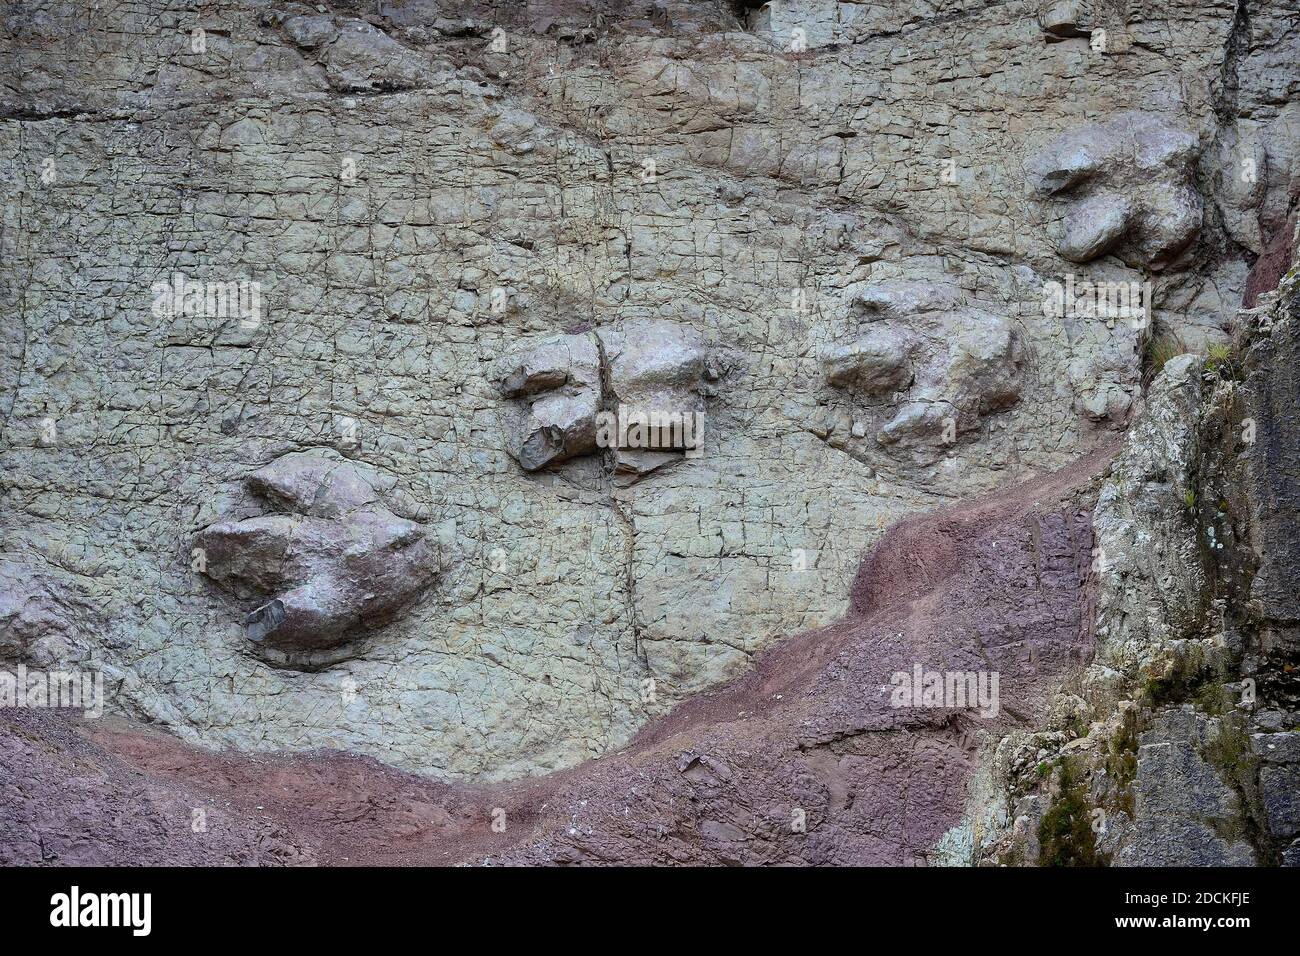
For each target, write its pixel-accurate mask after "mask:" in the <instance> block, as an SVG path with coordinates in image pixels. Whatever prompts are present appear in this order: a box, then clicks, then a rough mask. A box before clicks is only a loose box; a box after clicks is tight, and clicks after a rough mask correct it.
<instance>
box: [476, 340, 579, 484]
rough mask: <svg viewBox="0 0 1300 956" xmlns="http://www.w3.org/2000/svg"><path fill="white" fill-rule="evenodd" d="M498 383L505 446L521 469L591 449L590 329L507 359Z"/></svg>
mask: <svg viewBox="0 0 1300 956" xmlns="http://www.w3.org/2000/svg"><path fill="white" fill-rule="evenodd" d="M500 375H501V377H500V381H499V385H498V388H499V389H500V391H501V394H502V395H503V396H504V397H505V398H507V399H511V400H512V401H511V402H510V403H509V404H508V405H507V406H506V407H505V409H504V410H503V413H502V427H503V430H504V431H505V435H506V442H507V448H508V450H509V452H510V454H511V455H512V456H513V457H514V458H515V460H516V461H518V462H519V464H520V466H521V467H522V468H523V469H524V470H525V471H536V470H537V469H539V468H544V467H546V466H547V465H550V464H554V463H556V462H561V461H564V460H565V459H567V458H573V457H575V456H577V455H589V454H591V453H592V452H594V451H595V450H596V413H597V412H599V411H600V406H601V384H600V366H599V357H598V355H597V351H596V342H595V339H594V338H593V337H592V336H591V335H565V336H561V337H558V338H555V339H550V340H548V341H546V342H543V343H541V344H540V345H537V346H534V347H533V348H532V349H529V350H528V351H527V352H525V353H524V354H522V355H518V356H516V357H514V358H512V359H509V360H508V361H507V362H506V363H505V366H504V368H503V370H502V371H501V373H500Z"/></svg>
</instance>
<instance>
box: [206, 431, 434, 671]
mask: <svg viewBox="0 0 1300 956" xmlns="http://www.w3.org/2000/svg"><path fill="white" fill-rule="evenodd" d="M247 483H248V488H249V490H250V491H252V492H253V493H254V494H255V495H258V496H259V497H261V498H263V499H264V500H265V501H266V502H267V503H268V504H270V505H271V506H272V507H275V508H277V509H279V513H273V514H266V515H261V516H258V517H254V518H245V519H243V520H240V521H225V522H221V523H219V524H215V525H212V526H211V527H209V528H206V529H204V530H203V531H202V532H201V533H200V534H199V535H198V536H197V537H196V538H195V541H194V544H195V548H196V549H198V551H199V562H200V565H201V567H202V570H203V573H205V574H207V575H208V577H210V578H212V579H213V580H215V581H219V582H221V583H223V584H226V585H228V586H229V587H231V588H232V589H234V590H235V591H236V593H237V594H239V595H240V596H244V595H246V594H250V593H253V594H264V595H265V594H269V595H272V597H271V600H269V601H267V602H266V603H264V604H262V605H261V606H260V607H258V608H257V609H256V610H254V611H253V612H252V613H250V614H249V615H248V616H247V617H246V618H245V619H244V633H245V635H246V636H247V637H248V639H249V640H250V641H253V642H255V643H257V644H262V643H266V644H267V645H268V646H269V647H272V648H274V649H275V650H277V651H279V652H282V653H285V654H288V655H289V656H290V658H291V659H295V660H296V659H298V658H296V657H295V656H294V655H305V656H303V657H302V658H301V659H302V660H304V661H312V660H314V658H313V657H312V654H313V653H314V652H321V651H327V650H330V649H333V648H336V647H338V646H339V645H341V644H345V643H347V642H349V641H353V640H355V639H357V638H358V637H359V636H360V635H361V633H363V632H365V631H367V630H370V629H372V628H374V627H377V626H379V625H381V624H383V623H385V622H387V621H388V620H390V619H391V618H392V617H393V615H395V614H396V613H397V612H398V611H400V610H401V609H402V608H404V607H405V606H406V605H408V604H409V603H411V602H412V601H413V600H414V599H415V598H416V597H417V596H418V595H419V594H420V592H421V591H423V590H424V589H425V588H427V587H428V586H429V584H431V583H432V581H433V579H434V577H435V576H436V574H437V572H438V554H437V551H436V549H435V548H434V547H433V546H432V545H431V543H430V542H429V541H428V540H427V539H426V537H425V531H424V528H423V526H421V525H420V524H418V523H416V522H414V521H410V520H407V519H405V518H400V517H398V516H397V515H395V514H394V513H393V512H392V511H390V510H389V509H388V508H387V507H386V506H385V505H384V504H383V503H382V502H381V500H380V494H381V492H382V491H384V490H386V489H387V488H389V487H391V486H392V481H391V480H390V479H386V478H385V477H384V476H382V475H381V474H380V473H378V472H377V471H376V470H375V469H373V468H369V467H367V466H364V465H359V464H356V463H353V462H350V461H347V460H345V459H342V458H341V457H339V456H338V455H337V454H329V453H327V452H324V451H322V450H314V451H309V452H299V453H294V454H289V455H285V456H284V457H283V458H279V459H277V460H276V461H274V462H272V463H271V464H269V465H267V466H266V467H265V468H262V469H260V470H259V471H256V472H254V473H253V474H252V475H250V476H249V478H248V482H247Z"/></svg>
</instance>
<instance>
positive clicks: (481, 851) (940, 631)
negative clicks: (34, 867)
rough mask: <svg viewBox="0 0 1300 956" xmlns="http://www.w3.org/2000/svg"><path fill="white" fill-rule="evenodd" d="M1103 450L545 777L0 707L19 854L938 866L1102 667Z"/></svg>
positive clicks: (900, 539) (990, 502) (965, 509)
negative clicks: (202, 820)
mask: <svg viewBox="0 0 1300 956" xmlns="http://www.w3.org/2000/svg"><path fill="white" fill-rule="evenodd" d="M1108 454H1109V453H1108V452H1105V451H1102V452H1098V453H1095V454H1093V455H1090V456H1088V457H1087V458H1085V459H1082V460H1081V461H1079V462H1077V463H1076V464H1074V465H1073V466H1071V467H1070V468H1067V469H1065V470H1064V471H1061V472H1058V473H1056V474H1053V475H1049V476H1046V477H1044V478H1040V479H1037V480H1035V481H1031V482H1029V483H1027V484H1022V485H1019V486H1017V487H1014V488H1011V489H1008V490H1006V491H1003V492H1001V493H999V494H996V495H994V496H992V497H989V498H986V499H983V500H981V501H978V502H975V503H973V504H969V505H965V506H961V507H958V508H953V509H947V510H944V511H941V512H937V513H935V514H932V515H927V516H923V517H919V518H915V519H912V520H909V521H905V522H903V523H901V524H899V525H898V526H896V527H895V528H893V529H891V530H890V531H889V532H888V533H887V534H886V535H885V537H884V538H883V539H882V541H881V542H880V544H879V545H878V546H877V547H876V548H875V549H873V551H872V552H871V553H870V554H868V555H867V556H866V558H865V559H864V561H863V563H862V566H861V568H860V570H859V573H858V576H857V580H856V582H855V584H854V587H853V592H852V602H851V611H850V613H849V614H848V615H847V616H846V617H845V618H844V619H843V620H842V621H840V622H839V623H837V624H835V625H832V626H831V627H827V628H824V629H822V630H819V631H814V632H810V633H807V634H801V635H798V636H795V637H791V638H790V639H788V640H787V641H785V642H784V643H782V644H780V645H778V646H777V647H775V648H773V649H772V650H771V651H769V652H768V653H766V654H764V655H762V656H761V657H760V659H759V661H758V663H757V666H756V667H755V669H754V670H753V671H752V672H751V673H749V674H748V675H746V676H745V677H744V678H742V679H741V680H738V681H736V682H735V683H733V684H731V685H729V686H728V687H726V688H724V689H722V690H721V691H719V692H717V693H715V694H710V695H707V696H704V697H701V698H699V699H696V700H692V701H690V702H688V703H686V704H684V705H682V706H680V707H678V708H677V709H675V710H674V711H673V712H672V713H671V714H669V715H668V716H666V717H665V718H663V719H662V720H658V721H656V722H654V723H652V724H650V725H649V726H647V727H646V728H645V730H644V731H643V732H642V733H641V734H640V735H638V736H637V738H636V739H635V740H634V741H633V742H632V743H631V744H630V745H629V746H628V747H627V748H626V749H624V750H623V751H621V752H619V753H615V754H611V755H609V756H606V757H603V758H601V759H599V760H593V761H590V762H588V763H585V764H583V765H581V766H579V767H576V768H574V769H572V770H569V771H565V772H562V773H557V774H552V775H549V776H545V777H538V778H531V779H525V780H520V781H515V782H511V783H506V784H495V785H485V786H469V785H459V784H455V785H453V784H444V783H438V782H435V781H431V780H427V779H425V778H422V777H418V776H414V775H412V774H407V773H402V772H399V771H396V770H393V769H390V768H387V767H385V766H383V765H381V764H380V763H378V762H376V761H374V760H371V759H368V758H359V757H354V756H349V755H344V754H338V753H325V752H319V753H312V754H302V755H275V756H252V755H247V754H237V753H213V752H210V751H206V750H201V749H197V748H194V747H192V746H189V745H187V744H184V743H182V742H181V741H179V740H177V739H176V738H174V737H172V736H170V735H168V734H165V733H162V732H160V731H157V730H151V729H148V728H143V727H140V726H139V725H133V724H129V723H126V722H117V721H108V720H104V721H99V722H84V723H78V724H73V723H71V722H70V721H68V720H66V719H65V718H62V717H59V716H56V715H51V714H35V713H19V712H0V755H3V756H4V760H3V761H0V797H2V798H3V799H0V862H5V863H32V864H37V863H50V864H60V863H104V864H127V863H216V864H285V863H289V864H293V863H321V864H446V863H462V862H480V861H488V862H497V863H618V864H646V863H655V864H665V863H689V864H722V863H726V864H764V863H774V864H795V865H801V864H847V863H862V864H915V863H924V862H925V861H926V858H927V853H928V852H929V849H930V848H931V847H933V846H934V844H935V843H936V841H938V840H939V838H940V837H941V836H942V835H943V834H944V833H945V832H946V831H947V830H948V829H949V828H951V827H952V826H953V825H954V824H955V823H957V822H958V820H959V819H960V815H961V809H962V805H963V802H964V800H965V797H966V792H967V786H968V783H969V777H970V771H971V765H972V758H973V754H974V748H975V745H976V742H977V738H976V736H975V735H976V734H977V733H978V732H979V731H988V732H989V733H990V734H992V735H994V736H995V737H996V736H998V735H1001V734H1003V733H1005V732H1007V731H1008V730H1009V729H1011V728H1012V727H1014V726H1016V725H1018V724H1022V723H1023V722H1025V721H1033V720H1034V719H1036V718H1037V717H1038V716H1039V715H1040V714H1041V711H1042V708H1043V706H1044V704H1045V701H1046V699H1047V697H1048V695H1049V693H1050V691H1051V690H1052V689H1054V688H1055V687H1056V686H1057V685H1058V684H1059V682H1060V680H1061V679H1062V678H1063V677H1064V676H1066V675H1067V674H1068V673H1070V672H1071V671H1072V670H1073V669H1075V668H1077V667H1079V666H1080V665H1081V664H1082V663H1083V662H1084V661H1085V660H1086V659H1087V657H1088V655H1089V654H1090V651H1091V647H1090V642H1089V638H1088V636H1087V634H1088V628H1087V621H1086V595H1087V592H1088V588H1087V577H1088V574H1089V568H1090V564H1091V550H1092V529H1091V521H1090V515H1091V507H1092V501H1093V497H1094V496H1093V488H1092V487H1091V486H1092V482H1093V479H1094V478H1095V477H1096V476H1098V475H1099V474H1100V473H1102V472H1103V471H1104V469H1105V466H1106V463H1107V460H1108ZM917 663H919V664H921V665H922V666H923V667H924V668H925V669H927V670H938V671H981V670H983V671H997V672H998V673H999V675H1000V682H1001V683H1000V703H1001V712H1000V714H999V715H998V716H997V717H995V718H991V719H990V718H983V717H980V716H979V715H978V714H976V713H975V712H974V711H971V710H963V709H942V708H931V709H925V708H911V707H907V708H896V707H893V706H891V705H890V693H889V692H890V690H892V688H891V687H890V686H889V685H890V675H891V674H893V673H894V672H898V671H903V672H911V670H912V667H913V665H914V664H917ZM69 792H71V793H72V794H73V798H72V799H69V798H68V794H69ZM196 807H206V808H208V826H207V830H206V832H203V833H195V832H194V831H193V829H192V827H191V821H192V815H193V809H194V808H196ZM494 819H495V820H497V821H498V827H497V829H501V832H497V831H496V830H494V828H493V821H494ZM800 820H802V821H804V822H803V825H802V827H801V826H800V823H799V821H800ZM502 827H503V828H504V829H502Z"/></svg>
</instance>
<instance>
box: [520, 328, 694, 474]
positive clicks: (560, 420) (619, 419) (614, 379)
mask: <svg viewBox="0 0 1300 956" xmlns="http://www.w3.org/2000/svg"><path fill="white" fill-rule="evenodd" d="M706 362H707V355H706V352H705V345H704V339H703V337H702V336H701V335H700V334H699V333H698V332H696V331H694V330H693V329H690V328H688V327H686V326H682V325H679V324H677V323H674V322H668V321H665V320H641V321H634V322H629V323H625V324H623V325H620V326H617V327H615V328H611V329H601V330H599V331H598V332H593V333H588V334H581V335H565V336H560V337H557V338H553V339H548V340H546V341H544V342H541V343H539V344H538V345H535V346H533V347H532V348H530V349H528V350H526V351H524V352H522V353H520V354H517V355H515V356H513V357H511V358H509V359H507V360H506V361H505V362H504V363H503V365H502V366H501V368H500V369H499V370H498V378H499V384H498V386H497V387H498V389H499V391H500V392H501V394H502V396H504V397H505V398H507V399H511V400H512V401H511V402H510V403H509V404H508V405H507V406H506V407H505V408H504V409H503V412H502V428H503V430H504V432H505V435H506V447H507V450H508V451H509V452H510V454H511V456H512V457H513V458H514V459H515V460H516V461H518V462H519V464H520V466H521V467H523V469H524V470H525V471H537V470H538V469H540V468H544V467H546V466H547V465H552V464H558V463H559V462H562V461H565V460H566V459H569V458H574V457H577V456H580V455H589V454H593V453H595V452H597V451H599V450H601V449H606V450H608V451H609V452H610V453H611V455H612V458H613V462H614V465H615V469H616V471H617V472H618V473H620V474H625V475H632V476H640V475H643V474H646V473H648V472H650V471H653V470H654V469H656V468H658V467H660V466H661V465H663V464H666V463H667V462H669V461H672V460H674V459H676V458H678V457H680V456H679V455H678V454H676V453H679V452H697V451H698V450H699V447H700V444H701V442H702V416H703V413H704V397H705V394H706V393H707V392H708V391H709V387H708V385H707V384H706V383H705V373H706ZM710 371H711V370H710ZM713 377H714V378H716V377H717V373H716V372H713ZM602 415H603V416H604V420H603V424H602V422H598V416H602ZM683 419H684V420H686V421H687V422H688V427H686V428H682V427H680V426H678V427H675V426H674V424H673V423H675V422H676V423H679V422H681V421H682V420H683Z"/></svg>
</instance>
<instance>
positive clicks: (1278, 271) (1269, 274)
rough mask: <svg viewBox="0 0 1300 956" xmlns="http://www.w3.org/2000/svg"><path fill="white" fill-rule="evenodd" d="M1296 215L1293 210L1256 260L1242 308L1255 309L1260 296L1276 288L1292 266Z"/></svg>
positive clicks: (1247, 281)
mask: <svg viewBox="0 0 1300 956" xmlns="http://www.w3.org/2000/svg"><path fill="white" fill-rule="evenodd" d="M1296 216H1297V214H1296V213H1294V212H1293V213H1291V215H1290V216H1288V217H1287V220H1286V222H1285V223H1283V225H1282V228H1281V229H1279V230H1278V231H1277V233H1276V234H1275V235H1274V236H1273V239H1272V241H1271V242H1270V243H1269V244H1268V247H1267V248H1266V249H1265V250H1264V252H1263V254H1261V255H1260V257H1259V258H1258V259H1256V260H1255V265H1254V267H1253V268H1252V269H1251V270H1250V275H1248V276H1247V277H1246V291H1245V292H1244V293H1243V294H1242V299H1241V306H1242V308H1244V309H1253V308H1254V307H1255V303H1256V302H1258V301H1259V297H1260V296H1261V295H1263V294H1264V293H1265V292H1272V291H1273V290H1274V289H1276V288H1277V286H1278V283H1279V282H1281V281H1282V277H1283V276H1284V275H1286V274H1287V271H1288V270H1289V269H1290V268H1291V258H1292V249H1293V243H1292V237H1293V236H1295V227H1296Z"/></svg>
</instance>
